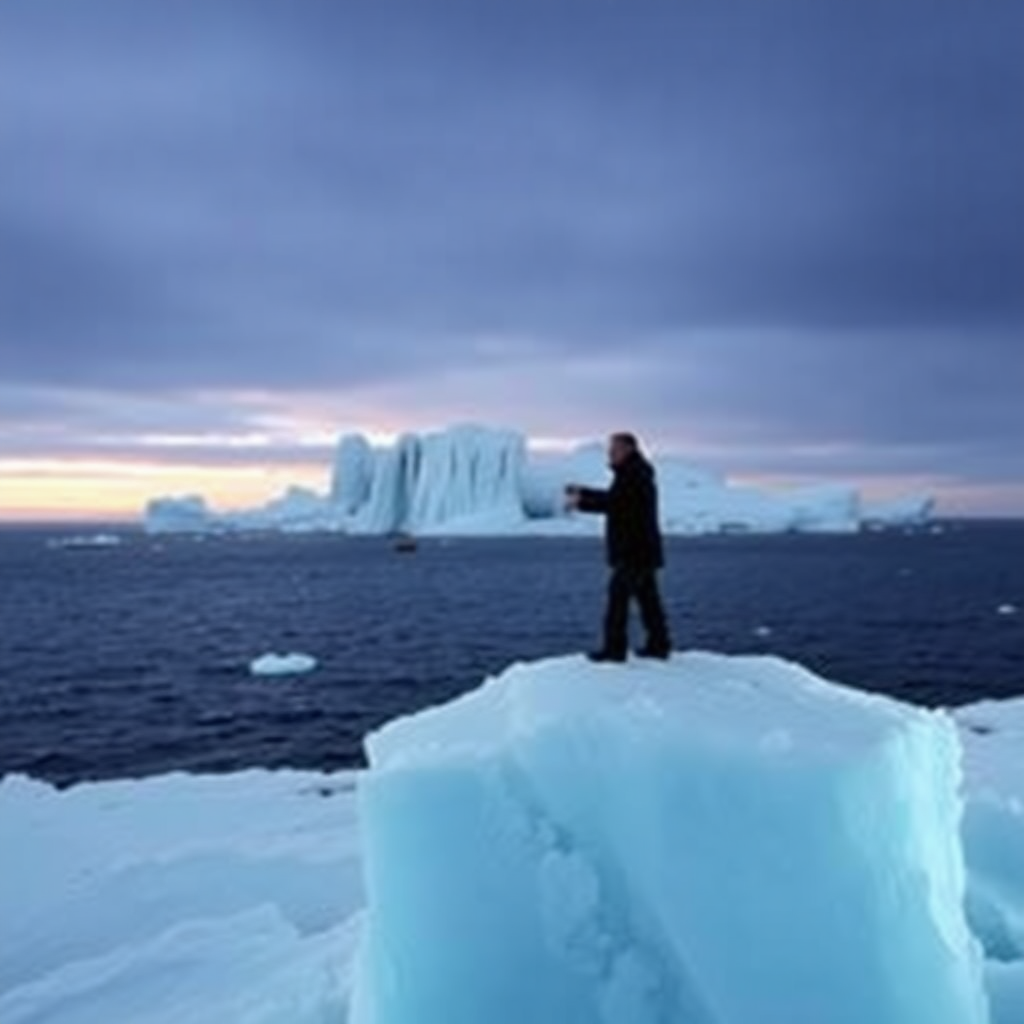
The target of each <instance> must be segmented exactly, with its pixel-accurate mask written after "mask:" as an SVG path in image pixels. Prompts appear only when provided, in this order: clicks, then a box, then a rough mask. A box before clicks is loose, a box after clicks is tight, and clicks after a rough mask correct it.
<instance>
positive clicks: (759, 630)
mask: <svg viewBox="0 0 1024 1024" xmlns="http://www.w3.org/2000/svg"><path fill="white" fill-rule="evenodd" d="M771 635H772V627H771V626H755V627H754V636H758V637H761V638H762V639H765V638H766V637H769V636H771Z"/></svg>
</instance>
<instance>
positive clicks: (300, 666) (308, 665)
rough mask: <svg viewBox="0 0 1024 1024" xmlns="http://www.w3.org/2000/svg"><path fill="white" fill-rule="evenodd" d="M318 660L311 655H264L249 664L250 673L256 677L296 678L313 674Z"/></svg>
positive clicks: (293, 653)
mask: <svg viewBox="0 0 1024 1024" xmlns="http://www.w3.org/2000/svg"><path fill="white" fill-rule="evenodd" d="M316 666H317V660H316V658H314V657H313V655H311V654H298V653H296V652H294V651H293V652H292V653H291V654H274V653H270V654H262V655H260V657H258V658H253V660H252V661H251V662H249V671H250V672H251V673H252V674H253V675H254V676H294V675H301V674H302V673H304V672H312V671H313V669H315V668H316Z"/></svg>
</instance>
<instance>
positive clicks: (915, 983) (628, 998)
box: [356, 654, 989, 1024]
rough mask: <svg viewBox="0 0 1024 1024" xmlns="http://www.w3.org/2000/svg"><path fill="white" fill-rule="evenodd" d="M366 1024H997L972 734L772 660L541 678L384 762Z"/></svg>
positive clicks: (440, 722) (364, 971)
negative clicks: (976, 871)
mask: <svg viewBox="0 0 1024 1024" xmlns="http://www.w3.org/2000/svg"><path fill="white" fill-rule="evenodd" d="M367 752H368V755H369V759H370V763H371V768H370V770H369V772H368V773H367V774H366V775H365V777H364V778H363V780H362V782H361V786H360V800H361V807H360V810H361V818H362V828H363V836H364V856H365V877H366V884H367V896H368V908H369V909H368V920H367V930H366V933H365V945H364V948H363V953H362V961H361V968H360V971H359V973H358V976H357V977H358V987H357V992H356V1004H357V1007H358V1013H357V1016H356V1020H357V1021H358V1024H423V1022H426V1021H444V1022H445V1024H480V1022H484V1021H486V1022H487V1024H505V1022H507V1024H521V1022H523V1021H531V1022H533V1024H575V1022H578V1024H623V1022H636V1024H648V1022H650V1024H656V1022H664V1024H822V1022H825V1021H827V1022H828V1024H865V1022H871V1024H918V1022H925V1021H927V1022H928V1024H982V1022H986V1021H988V1019H989V1016H988V1008H987V1001H986V996H985V988H984V970H983V961H982V956H981V952H980V949H979V947H978V944H977V942H976V941H975V939H974V938H973V936H972V935H971V933H970V931H969V929H968V926H967V922H966V919H965V914H964V894H965V876H964V864H963V859H962V851H961V844H960V840H959V825H960V815H961V800H960V746H959V743H958V740H957V734H956V729H955V726H954V724H953V722H952V721H951V719H950V718H949V717H948V716H946V715H944V714H943V713H941V712H939V713H933V712H928V711H924V710H920V709H916V708H910V707H907V706H904V705H901V704H898V703H896V702H894V701H892V700H889V699H886V698H883V697H877V696H869V695H865V694H862V693H859V692H856V691H851V690H845V689H841V688H838V687H833V686H830V685H828V684H826V683H824V682H823V681H821V680H820V679H818V678H816V677H814V676H812V675H811V674H810V673H808V672H806V671H804V670H802V669H800V668H798V667H796V666H793V665H789V664H786V663H783V662H780V661H777V660H774V659H755V658H740V659H736V658H732V659H730V658H725V657H719V656H713V655H701V654H689V655H684V656H677V657H676V658H675V659H674V660H672V661H671V662H670V663H668V664H665V665H654V666H645V665H641V664H637V663H633V664H630V665H628V666H626V667H623V668H611V669H609V668H608V667H604V666H592V665H589V664H588V663H587V662H585V661H584V660H582V659H579V658H570V659H563V660H556V661H550V662H547V663H543V664H539V665H530V666H518V667H515V668H513V669H511V670H509V671H508V672H506V673H505V674H504V675H503V676H501V677H499V678H496V679H493V680H491V681H489V682H488V683H487V684H486V685H485V686H484V687H482V688H481V689H479V690H477V691H475V692H474V693H472V694H469V695H467V696H465V697H463V698H461V699H459V700H456V701H454V702H452V703H451V704H448V705H446V706H444V707H441V708H437V709H433V710H430V711H427V712H423V713H421V714H419V715H416V716H414V717H410V718H406V719H402V720H399V721H396V722H393V723H391V724H390V725H388V726H386V727H385V728H384V729H382V730H381V731H379V732H377V733H375V734H374V735H372V736H371V737H370V738H369V739H368V741H367Z"/></svg>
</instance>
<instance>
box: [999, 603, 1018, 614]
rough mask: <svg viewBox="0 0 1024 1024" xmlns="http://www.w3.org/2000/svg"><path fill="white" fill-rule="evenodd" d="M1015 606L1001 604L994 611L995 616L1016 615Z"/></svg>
mask: <svg viewBox="0 0 1024 1024" xmlns="http://www.w3.org/2000/svg"><path fill="white" fill-rule="evenodd" d="M1016 614H1017V606H1016V605H1015V604H1001V605H1000V606H999V607H998V608H997V609H996V615H1016Z"/></svg>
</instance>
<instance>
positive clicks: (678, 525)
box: [145, 426, 933, 536]
mask: <svg viewBox="0 0 1024 1024" xmlns="http://www.w3.org/2000/svg"><path fill="white" fill-rule="evenodd" d="M654 461H655V464H656V466H657V470H658V482H659V493H660V498H661V517H662V526H663V527H664V529H665V531H666V532H667V533H670V534H708V533H785V532H803V533H853V532H856V531H858V530H860V529H861V528H862V527H863V526H864V525H865V524H869V525H871V526H874V527H887V528H890V527H897V526H906V527H918V526H922V525H924V524H925V523H927V522H928V520H929V518H930V516H931V513H932V508H933V503H932V502H931V500H930V499H928V498H918V497H910V498H906V499H903V500H901V501H892V502H887V503H884V504H873V505H872V504H867V505H865V503H863V502H862V501H861V498H860V495H859V493H858V491H857V489H856V488H855V487H852V486H846V485H842V484H823V485H817V486H805V487H795V488H790V489H789V490H781V491H771V492H769V491H766V490H760V489H756V488H752V487H740V486H735V485H733V484H730V483H729V482H728V481H726V480H725V479H723V478H722V477H720V476H718V475H717V474H715V473H712V472H709V471H707V470H704V469H700V468H697V467H695V466H692V465H690V464H689V463H687V462H685V461H684V460H682V459H680V458H677V457H675V456H661V457H656V458H655V460H654ZM607 482H608V470H607V467H606V465H605V455H604V449H603V446H601V445H599V444H588V445H583V446H581V447H579V448H578V449H576V450H574V451H571V452H568V453H565V454H552V453H538V452H530V451H529V450H528V446H527V443H526V439H525V438H524V437H523V435H521V434H519V433H517V432H516V431H512V430H498V429H494V428H489V427H480V426H456V427H452V428H450V429H448V430H443V431H438V432H435V433H428V434H422V435H420V434H405V435H403V436H402V437H400V438H399V439H398V440H397V441H396V442H395V443H394V444H392V445H389V446H386V447H380V448H374V447H372V446H371V445H370V443H369V442H368V441H367V440H366V438H364V437H362V436H361V435H358V434H348V435H345V436H343V437H342V438H341V439H340V440H339V442H338V447H337V451H336V455H335V459H334V463H333V466H332V468H331V480H330V486H329V488H328V490H327V493H325V494H320V493H318V492H316V491H312V490H309V489H308V488H302V487H291V488H289V489H288V490H287V491H286V492H285V493H284V494H283V495H281V496H280V497H279V498H275V499H274V500H273V501H270V502H268V503H267V504H266V505H263V506H261V507H259V508H255V509H248V510H244V511H241V512H223V513H215V512H213V511H211V509H210V508H209V506H208V505H207V503H206V501H205V500H204V499H203V498H202V497H200V496H197V495H188V496H185V497H180V498H175V497H163V498H155V499H153V500H152V501H151V502H149V504H148V506H147V508H146V512H145V525H146V529H147V530H148V531H149V532H151V533H206V532H234V531H260V530H263V531H279V532H292V533H301V532H309V531H319V530H323V531H335V532H342V533H353V534H370V535H386V534H393V533H409V534H418V535H429V534H446V535H450V536H454V535H458V536H516V535H524V534H534V535H544V536H566V535H574V534H575V535H579V536H587V535H592V534H595V533H597V532H599V530H600V523H598V522H597V521H595V519H594V518H593V517H588V516H580V515H577V514H574V513H567V512H566V511H565V508H564V491H565V485H566V484H568V483H581V484H585V485H588V486H594V487H600V486H604V485H606V484H607Z"/></svg>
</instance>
